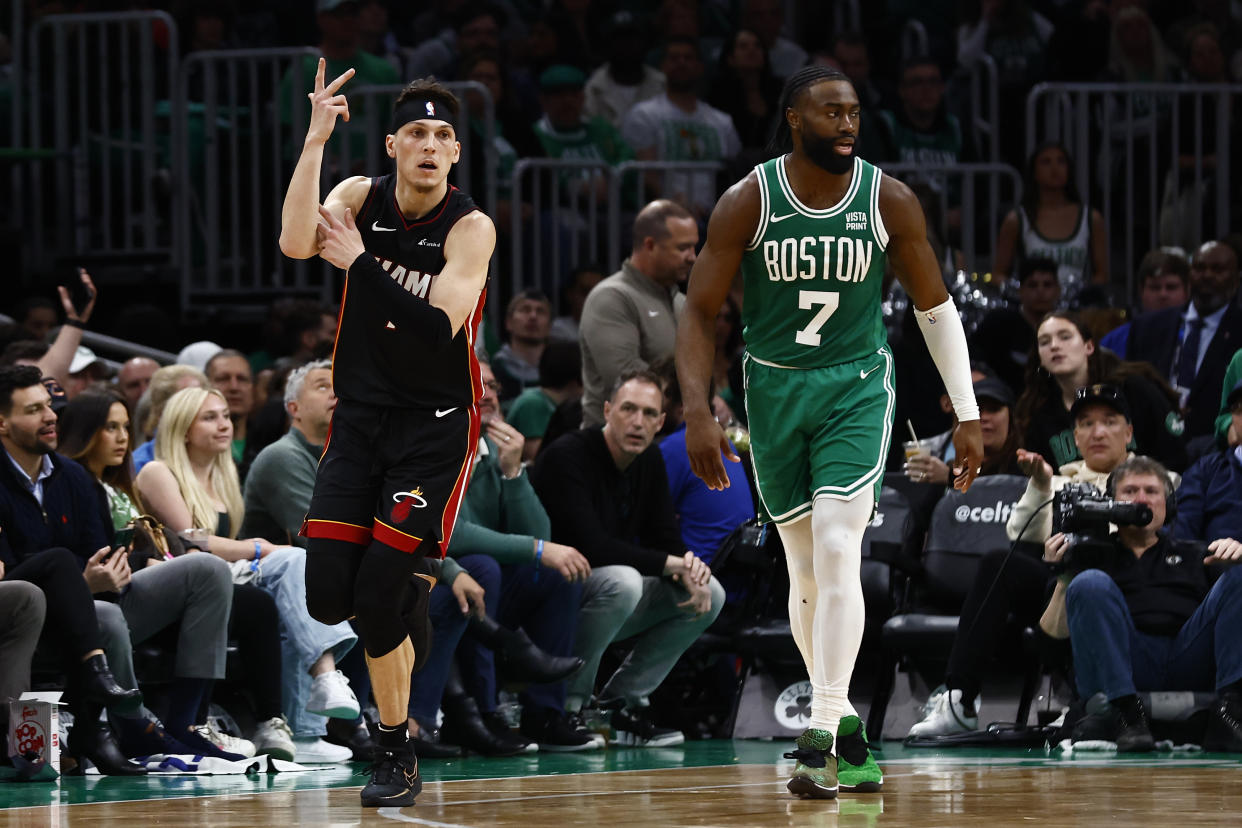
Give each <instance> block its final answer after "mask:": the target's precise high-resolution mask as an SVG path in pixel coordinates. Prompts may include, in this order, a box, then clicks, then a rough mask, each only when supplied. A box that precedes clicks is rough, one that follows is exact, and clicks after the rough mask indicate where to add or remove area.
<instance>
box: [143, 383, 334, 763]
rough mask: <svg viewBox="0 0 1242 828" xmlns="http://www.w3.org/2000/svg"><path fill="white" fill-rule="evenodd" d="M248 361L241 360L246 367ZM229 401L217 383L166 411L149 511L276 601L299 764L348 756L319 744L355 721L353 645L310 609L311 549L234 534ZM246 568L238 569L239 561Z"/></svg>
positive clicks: (237, 521) (148, 482)
mask: <svg viewBox="0 0 1242 828" xmlns="http://www.w3.org/2000/svg"><path fill="white" fill-rule="evenodd" d="M244 361H245V360H242V362H243V363H244ZM232 437H233V430H232V423H231V418H230V415H229V406H228V403H227V402H225V400H224V395H223V394H221V393H220V392H219V391H218V390H216V389H214V388H213V389H210V390H207V389H202V388H186V389H183V390H181V391H179V392H177V393H176V394H175V395H173V397H172V399H170V400H169V401H168V404H167V405H166V406H165V408H164V413H163V415H162V416H161V417H160V426H159V431H158V433H157V435H156V438H155V440H156V442H155V458H156V459H155V460H153V461H152V462H150V463H148V464H147V465H146V466H144V467H143V469H142V471H141V472H139V474H138V477H137V479H136V481H135V485H136V487H137V490H138V493H139V495H140V496H141V497H142V500H143V502H145V503H146V505H147V506H148V508H150V510H151V514H152V515H154V516H155V517H156V518H158V519H159V520H161V521H162V522H163V523H164V524H165V525H166V526H168V527H169V528H171V529H172V530H173V531H176V532H181V531H184V530H186V529H192V528H195V527H200V528H206V529H208V530H209V532H210V534H209V536H208V548H209V550H210V551H211V553H212V555H215V556H219V557H220V558H223V559H224V560H226V561H228V562H229V563H231V564H234V571H237V570H238V569H242V570H244V571H247V572H251V573H253V574H252V575H250V576H243V578H245V579H246V580H248V581H250V582H252V583H254V584H255V585H256V586H259V587H260V588H262V589H263V590H264V591H266V592H267V593H268V594H269V595H271V596H272V597H273V598H275V599H276V604H277V607H278V609H279V617H280V624H281V644H282V656H283V658H282V661H283V679H284V682H283V689H284V694H283V706H284V711H285V718H286V719H287V720H288V722H289V727H290V728H291V729H292V731H293V742H294V746H295V753H294V758H295V761H298V762H306V763H332V762H344V761H348V760H349V759H350V758H351V757H352V755H353V752H352V751H351V750H350V749H349V748H346V747H342V746H340V745H333V744H330V743H328V742H326V741H324V740H323V738H322V736H323V734H324V733H325V732H326V726H327V722H326V719H325V718H324V717H326V716H330V717H332V718H340V719H350V720H353V719H354V718H355V717H356V716H357V715H358V713H359V705H358V700H357V698H355V696H354V693H353V691H352V690H351V689H350V687H349V682H348V681H347V680H346V679H345V676H344V675H343V674H342V673H341V672H340V671H339V670H337V669H336V661H337V659H339V658H341V657H343V656H344V655H345V653H347V652H349V649H350V648H351V647H353V645H354V644H355V643H356V642H357V640H358V637H357V636H356V635H354V632H353V630H352V629H351V628H350V626H349V624H348V623H346V622H341V623H339V624H334V625H332V626H328V625H326V624H323V623H320V622H319V621H316V620H314V619H313V618H311V617H310V614H309V612H308V611H307V608H306V575H305V572H306V550H304V549H301V548H299V547H295V546H281V547H276V546H273V545H272V544H271V543H270V542H269V541H267V540H265V539H263V538H246V539H244V540H242V539H238V538H237V534H238V531H239V530H240V529H241V526H242V525H243V524H244V522H245V520H244V518H245V508H244V505H243V501H242V496H241V486H240V485H239V483H238V480H237V468H236V466H235V464H234V462H233V458H232V454H231V452H230V446H231V444H232ZM238 563H240V564H241V565H240V566H238V565H237V564H238Z"/></svg>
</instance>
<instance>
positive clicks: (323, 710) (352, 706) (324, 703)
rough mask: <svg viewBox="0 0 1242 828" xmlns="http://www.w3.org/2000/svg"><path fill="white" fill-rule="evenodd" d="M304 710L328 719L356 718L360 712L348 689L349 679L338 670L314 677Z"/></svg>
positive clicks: (356, 700)
mask: <svg viewBox="0 0 1242 828" xmlns="http://www.w3.org/2000/svg"><path fill="white" fill-rule="evenodd" d="M306 709H307V710H308V711H310V712H311V713H318V714H319V715H320V716H327V717H328V718H330V719H353V718H357V716H358V713H359V711H360V710H361V708H360V707H359V706H358V697H357V696H355V695H354V691H353V690H351V689H350V687H349V679H347V678H345V674H344V673H342V672H341V671H340V670H329V671H328V672H326V673H320V674H319V675H317V676H315V680H314V681H312V682H311V691H310V698H309V699H307V701H306Z"/></svg>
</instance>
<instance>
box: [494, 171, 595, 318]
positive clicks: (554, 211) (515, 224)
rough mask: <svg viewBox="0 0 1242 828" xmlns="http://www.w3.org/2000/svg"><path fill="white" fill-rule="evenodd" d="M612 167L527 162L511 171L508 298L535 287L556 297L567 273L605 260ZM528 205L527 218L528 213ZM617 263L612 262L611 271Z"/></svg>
mask: <svg viewBox="0 0 1242 828" xmlns="http://www.w3.org/2000/svg"><path fill="white" fill-rule="evenodd" d="M612 177H613V168H612V167H611V166H610V165H609V164H607V163H606V162H604V161H586V160H581V159H562V158H525V159H523V160H521V161H518V162H517V164H515V165H514V167H513V190H512V199H513V200H512V207H511V209H510V227H509V228H508V230H509V237H510V247H511V257H510V260H509V263H510V267H509V273H508V274H504V275H506V276H507V277H508V279H509V284H510V295H512V294H513V293H516V292H517V291H518V290H520V289H521V288H530V287H537V288H540V289H541V290H543V292H544V293H546V294H547V295H548V296H550V297H553V299H554V300H555V297H556V296H557V293H558V290H559V287H560V282H561V280H563V279H564V278H565V277H566V276H567V275H568V273H569V270H570V269H571V268H573V267H576V266H578V265H582V264H587V263H589V262H601V264H602V263H603V262H602V260H603V258H604V256H605V255H606V248H605V239H606V238H607V237H608V236H607V228H610V227H612V226H613V225H614V224H615V223H616V219H615V216H613V215H612V211H611V209H610V205H611V202H610V199H609V193H610V191H611V182H612ZM527 206H529V213H527ZM613 263H614V260H613V259H612V258H611V257H610V258H609V259H608V262H607V264H608V266H609V267H611V266H612V265H613Z"/></svg>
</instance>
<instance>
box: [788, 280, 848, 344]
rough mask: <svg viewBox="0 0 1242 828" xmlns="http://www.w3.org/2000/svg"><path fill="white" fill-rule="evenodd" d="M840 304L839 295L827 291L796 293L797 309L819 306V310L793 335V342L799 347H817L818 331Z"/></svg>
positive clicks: (801, 291)
mask: <svg viewBox="0 0 1242 828" xmlns="http://www.w3.org/2000/svg"><path fill="white" fill-rule="evenodd" d="M840 304H841V294H839V293H836V292H834V291H829V290H800V291H798V307H799V308H800V309H802V310H810V309H811V308H813V307H815V306H816V305H819V306H820V308H819V310H818V311H816V312H815V315H814V316H812V317H811V321H810V322H808V323H807V326H806V327H805V328H803V329H802V330H800V331H798V332H797V333H796V334H794V341H796V342H797V343H798V344H799V345H808V346H810V347H812V348H814V347H816V346H818V345H819V329H820V328H822V327H824V323H826V322H827V321H828V317H830V316H832V314H833V313H835V312H836V310H837V306H838V305H840Z"/></svg>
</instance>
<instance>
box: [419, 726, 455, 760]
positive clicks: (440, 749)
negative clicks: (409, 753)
mask: <svg viewBox="0 0 1242 828" xmlns="http://www.w3.org/2000/svg"><path fill="white" fill-rule="evenodd" d="M410 744H411V745H413V746H414V753H416V754H417V755H418V758H419V759H459V758H461V757H462V756H465V755H466V751H464V750H462V749H461V748H460V747H458V746H457V745H450V744H446V743H445V742H443V741H441V740H440V731H438V730H421V729H420V730H419V732H418V735H417V736H411V737H410Z"/></svg>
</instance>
